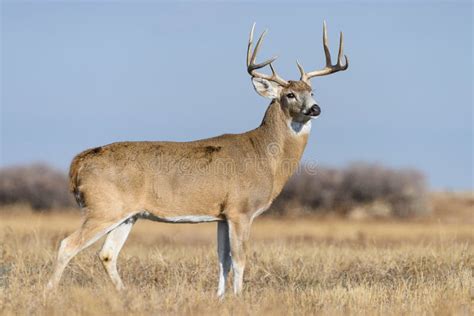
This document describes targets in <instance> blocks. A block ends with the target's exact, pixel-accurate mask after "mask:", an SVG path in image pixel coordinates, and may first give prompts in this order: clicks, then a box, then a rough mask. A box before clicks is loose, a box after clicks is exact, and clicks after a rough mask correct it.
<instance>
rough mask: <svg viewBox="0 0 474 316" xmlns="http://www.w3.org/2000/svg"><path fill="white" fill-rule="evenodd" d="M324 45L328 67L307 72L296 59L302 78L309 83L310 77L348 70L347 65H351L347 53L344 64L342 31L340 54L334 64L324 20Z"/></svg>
mask: <svg viewBox="0 0 474 316" xmlns="http://www.w3.org/2000/svg"><path fill="white" fill-rule="evenodd" d="M323 47H324V54H325V55H326V67H324V68H323V69H321V70H315V71H311V72H305V71H304V69H303V66H301V65H300V63H299V62H298V61H296V64H297V65H298V69H299V70H300V73H301V78H300V80H302V81H304V82H306V83H308V84H309V79H311V78H313V77H317V76H326V75H330V74H332V73H335V72H338V71H343V70H346V69H347V67H349V59H348V58H347V56H346V55H344V58H345V64H342V56H343V49H344V39H343V35H342V32H341V35H340V37H339V54H338V55H337V63H336V64H335V65H333V64H332V62H331V53H330V52H329V45H328V33H327V30H326V21H324V23H323Z"/></svg>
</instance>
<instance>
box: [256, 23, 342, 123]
mask: <svg viewBox="0 0 474 316" xmlns="http://www.w3.org/2000/svg"><path fill="white" fill-rule="evenodd" d="M254 30H255V23H254V24H253V26H252V30H251V31H250V38H249V43H248V48H247V71H248V73H249V74H250V76H252V83H253V86H254V88H255V91H257V93H258V94H260V95H261V96H263V97H267V98H270V99H276V100H278V101H279V102H280V104H281V105H282V106H283V107H284V108H285V110H286V111H287V112H288V113H289V115H290V116H291V117H292V119H293V120H294V121H296V122H302V123H304V122H306V121H308V120H309V119H311V118H312V117H316V116H318V115H319V114H320V113H321V108H320V107H319V105H318V104H317V103H316V101H315V100H314V96H313V92H312V87H311V81H310V79H311V78H313V77H318V76H326V75H329V74H332V73H335V72H338V71H343V70H346V69H347V68H348V66H349V60H348V58H347V56H346V55H343V48H344V41H343V35H342V32H341V35H340V38H339V54H338V56H337V63H336V64H335V65H333V64H332V62H331V53H330V52H329V45H328V36H327V30H326V22H324V23H323V47H324V54H325V55H326V66H325V67H324V68H323V69H321V70H315V71H311V72H305V71H304V69H303V66H301V64H300V63H299V62H298V61H296V64H297V66H298V69H299V71H300V73H301V77H300V79H299V80H298V81H291V80H290V81H286V80H285V79H283V78H281V77H280V76H279V75H278V74H277V73H276V71H275V68H274V67H273V65H272V63H273V62H274V61H275V60H276V59H277V57H276V56H275V57H272V58H270V59H268V60H266V61H264V62H261V63H256V59H257V53H258V50H259V49H260V46H261V44H262V41H263V38H264V37H265V34H266V33H267V31H266V30H265V31H264V32H263V33H262V35H260V37H259V39H258V40H257V43H256V45H255V49H254V50H253V52H252V46H253V33H254ZM343 56H344V59H345V61H344V62H343V60H342V57H343ZM265 66H270V69H271V71H272V74H271V75H267V74H263V73H259V72H257V71H256V70H257V69H260V68H263V67H265Z"/></svg>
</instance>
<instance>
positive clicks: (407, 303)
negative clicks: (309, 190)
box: [0, 194, 474, 315]
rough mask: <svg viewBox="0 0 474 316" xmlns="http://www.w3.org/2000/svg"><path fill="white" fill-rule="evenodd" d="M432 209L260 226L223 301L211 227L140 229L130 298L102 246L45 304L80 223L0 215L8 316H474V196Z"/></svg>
mask: <svg viewBox="0 0 474 316" xmlns="http://www.w3.org/2000/svg"><path fill="white" fill-rule="evenodd" d="M433 201H434V213H433V215H432V216H430V217H429V218H423V219H416V220H411V221H408V220H405V221H401V220H384V221H375V220H372V221H367V220H366V221H348V220H344V219H341V218H327V217H326V218H317V217H305V218H297V217H295V218H270V217H263V218H258V219H257V220H256V222H255V224H254V226H253V228H252V242H251V245H250V250H249V253H248V264H247V270H246V275H245V287H244V293H243V294H242V295H241V296H240V297H234V296H233V295H232V294H231V293H230V292H229V293H228V295H227V296H226V297H225V299H224V300H222V301H219V300H218V299H217V298H216V297H215V294H216V286H217V255H216V251H215V250H216V241H215V235H216V227H215V226H216V224H215V223H209V224H197V225H191V224H182V225H176V224H175V225H173V224H162V223H154V222H146V221H139V222H138V223H137V224H136V225H135V227H134V229H133V231H132V233H131V236H130V238H129V240H128V241H127V243H126V245H125V247H124V249H123V251H122V253H121V256H120V258H119V264H118V265H119V271H120V273H121V275H122V278H123V281H124V283H125V284H126V286H127V290H126V291H125V292H123V293H117V292H116V291H115V290H114V288H113V286H112V285H111V282H110V281H109V280H108V276H107V275H106V273H105V272H104V271H103V269H102V266H101V264H100V262H99V260H98V257H97V255H96V254H97V252H98V250H99V247H100V243H97V244H95V245H94V246H92V247H90V248H89V249H87V250H86V251H84V252H82V253H81V254H79V255H78V256H77V257H76V258H74V259H73V261H72V262H71V264H70V265H69V266H68V268H67V269H66V272H65V273H64V275H63V279H62V282H61V286H60V288H59V289H58V291H57V292H56V293H55V294H54V295H52V296H51V297H49V298H47V297H45V296H44V295H43V288H44V285H45V284H46V282H47V279H48V277H49V275H50V273H51V270H52V262H53V259H54V257H55V256H56V250H57V248H58V245H59V242H60V241H61V239H62V238H64V237H65V236H67V235H68V234H69V233H71V232H72V231H73V230H74V229H75V228H77V227H78V226H79V223H80V218H79V213H78V212H72V213H62V214H61V213H51V214H32V213H28V212H26V211H21V210H16V211H14V210H4V211H2V210H0V314H3V315H13V314H15V315H16V314H40V315H66V314H67V315H75V314H86V315H121V314H140V315H149V314H180V315H181V314H195V315H201V314H219V315H231V314H232V315H233V314H237V315H240V314H272V315H280V314H281V315H288V314H289V315H311V314H330V315H338V314H363V315H367V314H383V315H386V314H388V315H399V314H411V315H420V314H421V315H423V314H425V315H426V314H430V315H431V314H440V315H445V314H448V315H452V314H454V315H472V314H473V313H474V278H473V271H474V244H473V242H474V229H473V228H474V222H473V217H474V216H473V215H474V210H473V203H472V201H473V199H472V194H469V195H468V196H467V197H465V198H463V199H460V198H459V197H457V196H456V197H453V196H451V195H440V194H438V195H436V196H435V197H434V199H433ZM229 290H230V288H229Z"/></svg>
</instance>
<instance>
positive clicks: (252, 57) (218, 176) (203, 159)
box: [47, 23, 348, 296]
mask: <svg viewBox="0 0 474 316" xmlns="http://www.w3.org/2000/svg"><path fill="white" fill-rule="evenodd" d="M254 29H255V24H254V25H253V26H252V30H251V32H250V39H249V42H248V48H247V71H248V73H249V75H250V76H251V77H252V82H253V86H254V88H255V90H256V92H257V93H258V94H260V95H261V96H263V97H266V98H269V99H271V100H272V101H271V103H270V105H269V106H268V108H267V110H266V112H265V116H264V118H263V121H262V123H261V125H260V126H259V127H257V128H256V129H254V130H251V131H248V132H246V133H242V134H224V135H221V136H217V137H214V138H209V139H203V140H198V141H191V142H164V141H160V142H118V143H113V144H109V145H106V146H102V147H97V148H93V149H89V150H86V151H84V152H82V153H80V154H78V155H77V156H76V157H75V158H74V159H73V160H72V163H71V167H70V172H69V179H70V189H71V191H72V192H73V194H74V196H75V198H76V200H77V203H78V204H79V206H80V207H81V209H82V210H83V212H82V214H83V221H82V225H81V227H80V228H79V229H78V230H77V231H75V232H74V233H72V234H71V235H70V236H69V237H67V238H65V239H64V240H63V241H62V242H61V245H60V247H59V253H58V257H57V262H56V266H55V268H54V272H53V275H52V277H51V280H50V281H49V283H48V285H47V288H48V289H49V290H51V289H54V288H55V287H56V286H57V285H58V283H59V280H60V278H61V274H62V272H63V271H64V269H65V267H66V266H67V264H68V262H69V261H70V260H71V259H72V258H73V257H74V256H75V255H76V254H77V253H79V252H80V251H81V250H83V249H84V248H86V247H88V246H90V245H91V244H93V243H94V242H96V241H97V240H98V239H100V238H101V237H103V236H105V235H107V237H106V239H105V242H104V245H103V248H102V250H101V251H100V252H99V258H100V260H101V261H102V264H103V266H104V268H105V270H106V272H107V273H108V275H109V276H110V278H111V280H112V283H113V284H114V286H115V287H116V288H117V289H118V290H121V289H123V288H124V285H123V283H122V280H121V279H120V276H119V274H118V272H117V257H118V255H119V252H120V250H121V248H122V246H123V245H124V243H125V240H126V239H127V236H128V234H129V233H130V230H131V229H132V226H133V225H134V223H135V222H136V221H137V220H138V219H149V220H154V221H160V222H167V223H200V222H213V221H215V222H217V244H218V245H217V250H218V258H219V281H218V291H217V294H218V296H222V295H224V292H225V289H226V280H227V276H228V274H229V272H230V270H231V268H232V270H233V274H234V277H233V290H234V293H235V294H238V293H240V292H241V290H242V281H243V273H244V268H245V262H246V259H245V257H246V256H245V252H246V251H245V249H246V248H247V243H248V239H249V233H250V226H251V224H252V222H253V220H254V219H255V217H257V216H258V215H260V214H261V213H262V212H264V211H265V210H266V209H267V208H268V207H269V206H270V204H271V203H272V201H273V200H274V199H275V198H276V197H277V195H278V194H279V193H280V191H281V190H282V188H283V186H284V184H285V183H286V181H287V180H288V178H289V177H290V176H291V175H292V174H293V173H294V171H295V170H296V168H297V166H298V163H299V161H300V159H301V156H302V154H303V151H304V149H305V146H306V143H307V141H308V135H309V131H310V129H311V119H312V118H314V117H316V116H318V115H319V114H320V112H321V110H320V107H319V105H318V104H316V101H315V100H314V98H313V93H312V88H311V83H310V79H311V78H313V77H317V76H325V75H329V74H332V73H335V72H338V71H343V70H346V69H347V67H348V59H347V56H345V55H343V35H342V32H341V34H340V41H339V54H338V59H337V63H336V64H335V65H333V64H332V62H331V55H330V52H329V47H328V39H327V31H326V23H324V24H323V47H324V53H325V55H326V66H325V67H324V68H323V69H321V70H316V71H312V72H305V71H304V69H303V67H302V66H301V65H300V64H299V63H298V62H297V66H298V69H299V71H300V73H301V77H300V80H298V81H286V80H284V79H282V78H281V77H280V76H279V75H278V74H277V73H276V72H275V69H274V67H273V65H272V63H273V62H274V61H275V59H276V57H273V58H271V59H269V60H267V61H264V62H261V63H257V62H256V57H257V53H258V51H259V49H260V46H261V44H262V41H263V38H264V36H265V34H266V31H265V32H263V33H262V35H261V36H260V37H259V39H258V41H257V42H256V44H255V48H254V49H253V51H252V48H253V34H254ZM343 57H344V59H345V60H343ZM266 66H270V68H271V72H272V74H271V75H269V74H264V73H260V72H257V70H258V69H260V68H264V67H266Z"/></svg>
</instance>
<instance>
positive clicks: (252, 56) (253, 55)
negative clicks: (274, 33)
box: [247, 23, 288, 86]
mask: <svg viewBox="0 0 474 316" xmlns="http://www.w3.org/2000/svg"><path fill="white" fill-rule="evenodd" d="M254 30H255V23H254V24H253V25H252V30H251V31H250V37H249V43H248V47H247V71H248V73H249V74H250V75H251V76H252V77H256V78H262V79H267V80H270V81H273V82H276V83H278V84H280V85H282V86H286V85H288V82H287V81H286V80H284V79H283V78H281V77H280V76H278V74H277V73H276V71H275V69H274V68H273V65H272V63H273V62H274V61H275V60H276V59H277V58H278V57H277V56H274V57H272V58H270V59H268V60H266V61H264V62H261V63H259V64H256V63H255V60H256V59H257V54H258V51H259V49H260V46H261V45H262V42H263V38H264V37H265V34H266V33H267V30H265V31H264V32H263V33H262V35H260V37H259V38H258V40H257V43H256V44H255V49H254V50H253V52H252V44H253V34H254ZM267 65H270V69H271V70H272V75H271V76H270V75H266V74H262V73H258V72H256V71H255V70H257V69H260V68H263V67H265V66H267Z"/></svg>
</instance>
